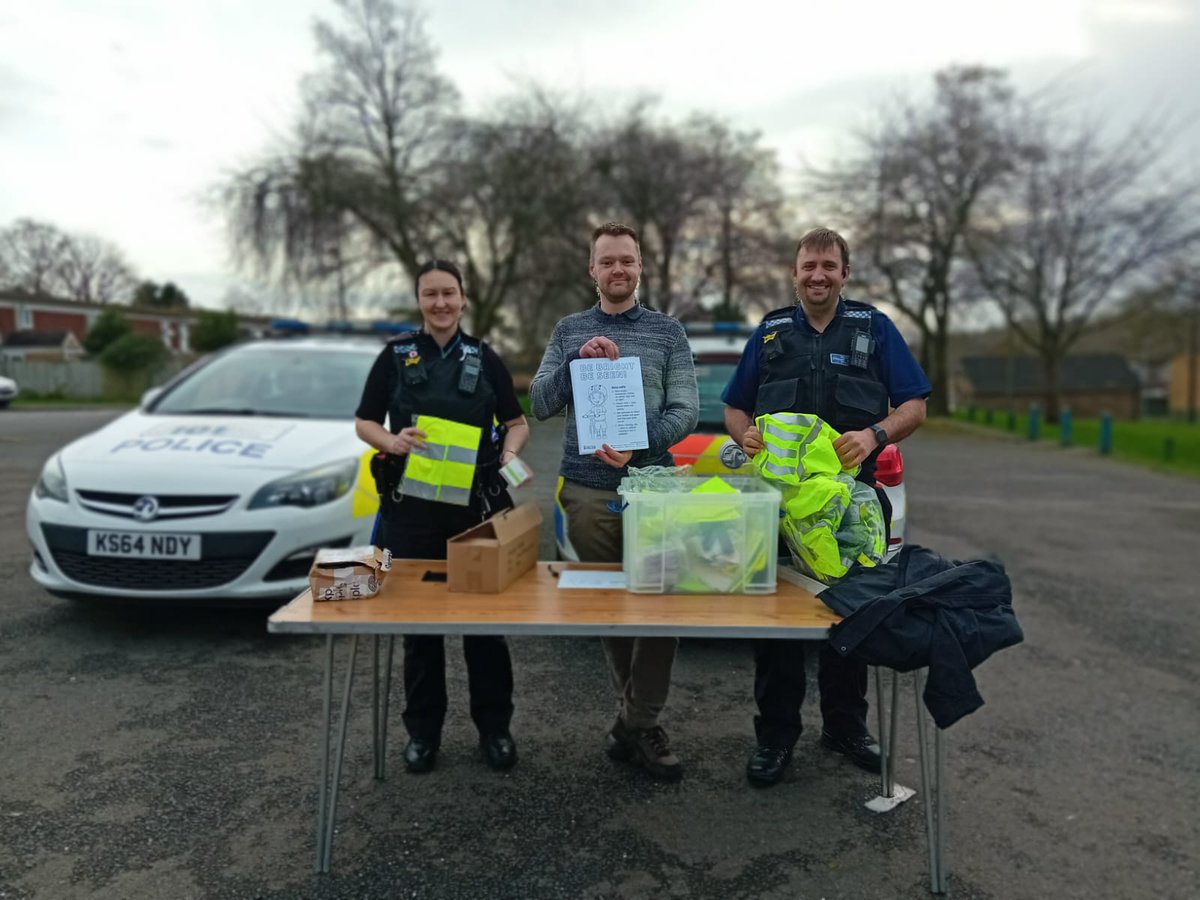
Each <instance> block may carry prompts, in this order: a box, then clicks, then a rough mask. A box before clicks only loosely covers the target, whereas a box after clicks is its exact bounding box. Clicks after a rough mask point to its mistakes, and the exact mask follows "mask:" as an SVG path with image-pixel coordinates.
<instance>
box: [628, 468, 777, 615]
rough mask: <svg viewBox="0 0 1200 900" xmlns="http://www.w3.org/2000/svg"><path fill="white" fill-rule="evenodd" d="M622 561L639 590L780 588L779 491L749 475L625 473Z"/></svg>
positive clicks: (696, 591)
mask: <svg viewBox="0 0 1200 900" xmlns="http://www.w3.org/2000/svg"><path fill="white" fill-rule="evenodd" d="M618 491H619V492H620V494H621V496H622V497H623V498H624V501H625V510H624V512H623V514H622V521H623V528H624V532H625V547H624V559H623V562H624V568H625V582H626V586H627V587H628V589H629V590H631V591H635V592H637V593H642V594H769V593H773V592H774V591H775V566H776V562H777V560H776V556H777V549H778V538H779V491H777V490H776V489H775V488H773V487H771V486H770V485H769V484H767V483H766V482H764V481H762V480H760V479H758V478H754V477H749V476H737V475H721V476H717V475H714V476H712V477H709V476H669V475H663V476H652V477H644V476H643V477H636V478H624V479H622V481H621V486H620V488H618Z"/></svg>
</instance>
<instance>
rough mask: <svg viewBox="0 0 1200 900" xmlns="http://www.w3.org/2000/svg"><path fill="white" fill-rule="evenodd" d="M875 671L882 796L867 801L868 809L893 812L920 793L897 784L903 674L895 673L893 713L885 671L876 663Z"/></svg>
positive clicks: (893, 673)
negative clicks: (887, 699)
mask: <svg viewBox="0 0 1200 900" xmlns="http://www.w3.org/2000/svg"><path fill="white" fill-rule="evenodd" d="M872 668H873V669H874V670H875V714H876V716H877V717H878V721H879V790H880V794H879V796H878V797H872V798H871V799H870V800H868V801H867V804H866V806H867V809H869V810H871V811H872V812H889V811H890V810H893V809H895V808H896V807H897V806H899V805H900V804H901V803H903V802H904V801H905V800H908V799H909V798H910V797H912V796H914V795H915V794H916V792H915V791H914V790H913V789H912V788H909V787H905V786H904V785H902V784H896V734H897V731H898V729H897V707H898V705H899V699H900V673H898V672H895V671H893V672H892V692H891V693H892V699H891V709H890V712H889V709H888V704H887V703H884V702H883V693H884V691H883V670H882V668H881V667H880V666H873V667H872Z"/></svg>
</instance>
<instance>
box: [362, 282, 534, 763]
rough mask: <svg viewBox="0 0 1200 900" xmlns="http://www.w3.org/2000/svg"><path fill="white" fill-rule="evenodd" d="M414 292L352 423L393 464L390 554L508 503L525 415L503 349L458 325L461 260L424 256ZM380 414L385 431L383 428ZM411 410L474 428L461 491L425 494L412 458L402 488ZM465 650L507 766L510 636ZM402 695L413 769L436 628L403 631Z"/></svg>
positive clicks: (433, 740) (434, 667) (423, 546)
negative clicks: (507, 469) (413, 310)
mask: <svg viewBox="0 0 1200 900" xmlns="http://www.w3.org/2000/svg"><path fill="white" fill-rule="evenodd" d="M416 292H417V302H418V304H419V305H420V309H421V318H422V328H421V330H420V331H414V332H408V333H406V334H402V335H400V336H398V337H396V338H395V339H393V340H391V341H389V342H388V345H387V346H386V347H385V348H384V350H383V352H382V353H381V354H380V355H379V358H378V359H376V360H375V365H374V366H373V367H372V369H371V372H370V374H369V375H368V376H367V383H366V385H365V386H364V387H363V394H362V400H361V402H360V403H359V407H358V410H357V412H356V416H357V418H356V420H355V430H356V431H357V433H358V436H359V437H360V438H362V440H364V441H366V442H367V443H368V444H370V445H371V446H372V447H374V448H375V449H376V450H379V451H380V452H381V453H383V454H386V455H387V457H388V458H389V459H388V460H387V463H388V464H387V466H385V467H384V468H385V469H390V470H391V471H392V473H393V474H392V476H391V478H390V482H391V483H389V484H388V486H387V489H384V488H381V494H383V496H382V498H381V501H382V502H381V507H380V520H379V524H378V529H377V533H376V543H377V544H378V545H379V546H381V547H386V548H388V549H390V550H391V551H392V554H393V555H394V556H395V557H396V558H398V559H445V558H446V539H447V538H449V537H452V536H453V535H455V534H458V533H459V532H460V531H463V530H465V529H467V528H470V527H471V526H472V525H476V524H478V523H479V522H480V521H482V520H483V519H484V518H486V517H487V516H489V515H491V514H492V513H494V512H496V511H498V510H500V509H506V508H509V507H511V506H512V500H511V498H509V496H508V493H507V491H506V490H505V489H504V487H503V482H502V481H501V479H500V477H499V474H498V469H499V466H501V465H504V464H505V463H507V462H508V461H509V460H511V459H512V458H513V457H514V456H515V455H516V454H517V452H518V451H519V450H520V449H521V447H522V446H523V445H524V444H525V441H526V439H527V438H528V437H529V423H528V422H526V420H525V417H524V415H522V413H521V406H520V404H519V403H518V402H517V395H516V393H515V391H514V390H513V381H512V376H511V375H510V374H509V372H508V370H507V369H506V368H505V366H504V363H503V362H501V361H500V357H498V356H497V355H496V354H495V353H494V352H493V351H492V349H491V348H490V347H488V346H487V345H486V344H484V343H482V342H480V341H478V340H476V339H475V338H472V337H469V336H468V335H466V334H464V333H463V331H462V329H461V328H460V327H459V320H460V319H461V318H462V315H463V312H464V311H465V310H466V308H467V298H466V296H465V295H464V293H463V283H462V275H461V274H460V273H459V270H458V267H457V266H455V265H454V263H451V262H446V261H444V260H440V259H435V260H431V261H430V262H427V263H425V265H423V266H421V268H420V269H419V270H418V272H417V283H416ZM385 415H386V417H387V419H388V424H389V426H390V430H388V429H385V428H384V427H383V422H384V417H385ZM417 416H436V417H437V418H438V419H441V420H449V422H452V423H458V424H459V425H460V426H461V425H465V426H474V427H475V428H477V429H479V430H480V431H481V432H482V439H481V440H480V441H479V444H478V451H477V456H476V459H475V472H474V478H473V481H472V483H471V485H470V488H469V490H461V489H460V490H459V491H457V492H455V491H453V490H446V491H445V492H444V493H443V492H441V491H438V492H437V494H436V496H437V499H433V497H432V494H433V492H432V491H427V490H423V488H425V487H427V485H423V484H422V483H421V482H420V481H419V480H417V479H416V477H415V474H414V472H415V469H416V467H415V466H413V470H414V472H410V475H413V477H412V478H410V480H409V482H408V484H406V486H405V487H404V489H403V490H401V489H400V488H399V482H400V474H401V473H402V472H403V470H404V468H407V467H408V465H409V461H410V458H412V459H415V458H417V456H416V455H414V456H411V457H410V454H417V455H419V454H420V453H421V451H422V450H424V449H425V446H426V443H425V439H426V437H427V436H428V435H427V434H426V433H425V432H424V431H422V430H420V429H418V428H417V427H416V425H415V424H414V423H415V422H416V419H417ZM493 421H499V422H502V423H503V425H504V428H502V429H500V431H501V432H502V433H503V441H502V446H497V444H498V443H499V442H498V441H494V440H492V435H493V433H494V432H493V427H492V426H493ZM455 427H456V426H454V425H451V426H450V428H452V429H453V428H455ZM467 431H468V433H470V428H468V429H467ZM497 451H498V452H497ZM382 480H384V481H388V480H389V479H388V478H386V477H385V478H384V479H382ZM464 486H465V485H464ZM422 493H425V494H426V496H420V495H421V494H422ZM456 494H457V496H456ZM447 499H449V502H447ZM463 655H464V656H465V658H466V662H467V679H468V684H469V687H470V694H471V719H472V720H473V721H474V722H475V725H476V727H477V728H478V729H479V746H480V749H481V750H482V751H483V755H484V758H485V759H486V760H487V762H488V765H490V766H491V767H492V768H494V769H501V770H503V769H508V768H511V767H512V765H513V764H514V763H515V762H516V761H517V748H516V744H514V743H513V739H512V735H511V734H510V733H509V722H510V720H511V719H512V712H513V705H512V687H513V679H512V660H511V658H510V657H509V653H508V644H507V643H506V642H505V640H504V638H503V637H502V636H499V635H494V636H493V635H464V636H463ZM404 695H405V710H404V715H403V717H404V725H405V727H406V728H407V729H408V734H409V741H408V744H407V746H406V747H405V748H404V764H405V766H406V767H407V769H408V771H410V772H428V771H429V770H430V769H432V768H433V764H434V761H435V759H436V757H437V751H438V746H439V744H440V742H441V734H442V721H443V720H444V718H445V715H446V658H445V646H444V641H443V637H442V635H405V638H404Z"/></svg>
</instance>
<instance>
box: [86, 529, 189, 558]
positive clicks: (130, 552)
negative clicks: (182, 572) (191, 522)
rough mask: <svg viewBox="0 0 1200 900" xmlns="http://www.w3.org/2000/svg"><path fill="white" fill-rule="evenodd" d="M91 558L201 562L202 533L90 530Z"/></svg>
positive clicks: (89, 551) (89, 545)
mask: <svg viewBox="0 0 1200 900" xmlns="http://www.w3.org/2000/svg"><path fill="white" fill-rule="evenodd" d="M88 556H122V557H126V558H131V559H199V558H200V535H198V534H147V533H145V532H138V531H89V532H88Z"/></svg>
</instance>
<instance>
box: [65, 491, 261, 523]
mask: <svg viewBox="0 0 1200 900" xmlns="http://www.w3.org/2000/svg"><path fill="white" fill-rule="evenodd" d="M75 496H76V497H78V498H79V505H80V506H82V507H83V508H84V509H88V510H91V511H92V512H95V513H100V514H101V515H106V516H117V517H119V518H122V519H132V518H134V515H133V506H134V504H135V503H137V502H138V500H140V499H141V498H142V497H145V496H151V497H153V498H154V499H155V500H157V501H158V515H157V516H155V520H156V521H161V520H162V519H187V518H195V517H199V516H215V515H217V514H219V513H223V512H225V510H227V509H229V507H231V506H232V505H233V503H234V501H235V500H237V494H149V495H147V494H118V493H114V492H112V491H76V492H75Z"/></svg>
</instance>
